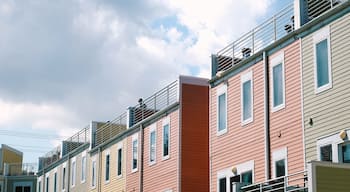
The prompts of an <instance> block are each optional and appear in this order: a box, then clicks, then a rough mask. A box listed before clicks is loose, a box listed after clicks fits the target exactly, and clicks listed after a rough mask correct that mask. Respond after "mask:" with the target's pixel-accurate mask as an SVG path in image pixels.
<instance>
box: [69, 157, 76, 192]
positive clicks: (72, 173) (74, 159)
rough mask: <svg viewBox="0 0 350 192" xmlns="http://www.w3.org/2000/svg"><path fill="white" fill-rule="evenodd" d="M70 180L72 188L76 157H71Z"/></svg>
mask: <svg viewBox="0 0 350 192" xmlns="http://www.w3.org/2000/svg"><path fill="white" fill-rule="evenodd" d="M70 177H71V178H70V181H71V186H72V188H73V187H75V183H76V179H77V161H76V157H73V158H72V162H71V175H70Z"/></svg>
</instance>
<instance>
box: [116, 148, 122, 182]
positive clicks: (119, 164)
mask: <svg viewBox="0 0 350 192" xmlns="http://www.w3.org/2000/svg"><path fill="white" fill-rule="evenodd" d="M122 161H123V150H122V146H120V147H119V148H118V162H117V175H118V176H121V175H122Z"/></svg>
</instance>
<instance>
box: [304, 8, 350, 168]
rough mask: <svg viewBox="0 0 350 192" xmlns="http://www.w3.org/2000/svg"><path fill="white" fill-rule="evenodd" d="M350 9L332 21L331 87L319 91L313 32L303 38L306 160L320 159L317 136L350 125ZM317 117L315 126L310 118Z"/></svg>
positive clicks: (335, 131) (319, 136) (314, 120)
mask: <svg viewBox="0 0 350 192" xmlns="http://www.w3.org/2000/svg"><path fill="white" fill-rule="evenodd" d="M349 21H350V13H348V14H346V15H344V16H343V17H341V18H339V19H337V20H336V21H334V22H333V23H331V24H330V45H331V60H332V79H333V86H332V88H331V89H329V90H327V91H324V92H322V93H319V94H315V88H314V53H313V39H312V38H313V34H310V35H309V36H306V37H305V38H303V43H302V49H303V92H304V126H305V150H306V160H307V161H312V160H317V152H316V151H317V149H316V142H317V139H319V138H321V137H323V136H326V135H331V134H336V133H339V132H340V131H341V130H344V129H349V128H350V113H349V111H350V102H349V98H350V91H349V88H350V78H349V76H350V68H349V63H350V43H349V42H350V27H349V26H350V22H349ZM310 118H312V119H313V122H314V124H313V126H310V125H309V123H308V122H309V119H310Z"/></svg>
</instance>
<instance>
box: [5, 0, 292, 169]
mask: <svg viewBox="0 0 350 192" xmlns="http://www.w3.org/2000/svg"><path fill="white" fill-rule="evenodd" d="M292 2H293V1H292V0H286V1H277V0H245V1H239V0H216V1H201V5H200V6H198V2H197V1H189V0H167V1H161V0H133V1H123V0H117V1H110V0H102V1H90V0H70V1H44V0H39V1H37V0H28V1H20V0H2V1H0V29H1V30H0V109H1V111H2V112H1V114H0V143H4V144H9V145H10V146H13V147H15V148H17V149H19V150H21V151H23V152H24V160H25V161H26V162H37V158H38V156H40V155H43V154H44V153H45V152H48V151H49V150H51V149H53V148H54V147H55V145H57V144H59V142H60V141H61V140H62V139H63V138H67V137H68V136H71V135H73V134H74V133H75V132H76V131H78V130H80V129H82V128H84V127H85V126H86V125H88V124H89V122H90V121H91V120H97V121H108V120H112V119H114V118H115V117H116V116H118V115H119V114H121V113H122V112H124V111H125V110H126V108H127V107H128V106H133V105H135V104H136V103H137V100H138V98H140V97H147V96H149V95H151V94H152V93H154V92H156V91H157V90H158V89H161V88H162V87H164V86H165V85H167V84H168V83H170V82H172V81H173V80H175V79H176V78H177V77H178V75H179V74H183V75H194V76H200V77H206V78H209V74H210V66H211V64H210V55H211V53H215V52H217V51H218V50H220V49H221V48H223V47H224V46H226V45H227V44H229V43H231V42H232V41H234V40H235V39H237V38H238V37H239V36H240V35H242V34H244V33H246V32H247V31H249V30H251V29H252V28H253V27H255V26H256V25H257V24H258V23H260V22H262V21H265V20H266V19H268V18H270V17H271V16H272V15H273V14H274V13H276V12H278V11H279V10H281V9H282V8H283V7H285V6H286V5H287V4H290V3H292ZM237 26H239V27H237Z"/></svg>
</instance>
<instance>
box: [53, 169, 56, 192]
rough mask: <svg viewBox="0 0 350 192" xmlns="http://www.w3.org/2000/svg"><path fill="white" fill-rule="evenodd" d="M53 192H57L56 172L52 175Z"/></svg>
mask: <svg viewBox="0 0 350 192" xmlns="http://www.w3.org/2000/svg"><path fill="white" fill-rule="evenodd" d="M53 191H54V192H56V191H57V172H55V173H54V175H53Z"/></svg>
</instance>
